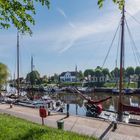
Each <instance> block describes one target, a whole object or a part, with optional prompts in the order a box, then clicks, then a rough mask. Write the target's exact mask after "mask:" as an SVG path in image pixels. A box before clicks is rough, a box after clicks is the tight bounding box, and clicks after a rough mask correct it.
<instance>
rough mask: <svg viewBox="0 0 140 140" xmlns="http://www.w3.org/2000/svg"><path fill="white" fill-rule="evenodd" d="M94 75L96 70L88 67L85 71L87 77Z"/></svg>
mask: <svg viewBox="0 0 140 140" xmlns="http://www.w3.org/2000/svg"><path fill="white" fill-rule="evenodd" d="M89 75H90V76H93V75H94V71H93V70H92V69H86V70H85V71H84V76H85V77H88V76H89Z"/></svg>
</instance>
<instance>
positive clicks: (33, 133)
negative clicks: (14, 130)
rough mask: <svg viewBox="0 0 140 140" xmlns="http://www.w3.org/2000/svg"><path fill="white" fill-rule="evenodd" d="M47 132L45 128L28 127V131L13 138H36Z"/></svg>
mask: <svg viewBox="0 0 140 140" xmlns="http://www.w3.org/2000/svg"><path fill="white" fill-rule="evenodd" d="M46 133H49V131H48V130H46V129H42V128H40V129H35V128H33V129H29V131H28V132H27V133H25V134H23V135H20V137H16V138H14V139H13V140H19V139H20V140H38V139H39V138H40V137H41V136H42V135H44V134H46Z"/></svg>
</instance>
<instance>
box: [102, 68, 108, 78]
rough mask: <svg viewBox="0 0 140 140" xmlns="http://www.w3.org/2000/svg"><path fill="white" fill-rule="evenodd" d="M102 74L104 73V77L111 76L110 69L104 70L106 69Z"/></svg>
mask: <svg viewBox="0 0 140 140" xmlns="http://www.w3.org/2000/svg"><path fill="white" fill-rule="evenodd" d="M102 73H103V75H104V76H107V75H110V73H109V69H108V68H104V69H103V70H102Z"/></svg>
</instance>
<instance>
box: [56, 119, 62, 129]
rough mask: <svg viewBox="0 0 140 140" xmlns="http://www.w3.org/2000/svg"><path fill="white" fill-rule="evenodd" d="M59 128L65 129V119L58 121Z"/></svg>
mask: <svg viewBox="0 0 140 140" xmlns="http://www.w3.org/2000/svg"><path fill="white" fill-rule="evenodd" d="M57 128H58V129H61V130H64V121H63V120H59V121H57Z"/></svg>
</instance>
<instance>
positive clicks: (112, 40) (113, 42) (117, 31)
mask: <svg viewBox="0 0 140 140" xmlns="http://www.w3.org/2000/svg"><path fill="white" fill-rule="evenodd" d="M119 27H120V22H119V25H118V27H117V30H116V32H115V34H114V37H113V40H112V42H111V44H110V47H109V49H108V52H107V55H106V57H105V59H104V61H103V64H102V68H103V67H104V65H105V63H106V60H107V58H108V55H109V53H110V50H111V48H112V46H113V43H114V40H115V38H116V35H117V32H118V30H119Z"/></svg>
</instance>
